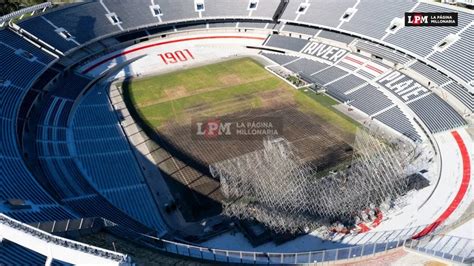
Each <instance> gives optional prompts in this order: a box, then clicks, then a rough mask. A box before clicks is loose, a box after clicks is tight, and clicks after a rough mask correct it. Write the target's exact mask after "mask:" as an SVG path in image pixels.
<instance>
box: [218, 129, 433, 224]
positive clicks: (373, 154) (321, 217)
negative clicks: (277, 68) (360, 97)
mask: <svg viewBox="0 0 474 266" xmlns="http://www.w3.org/2000/svg"><path fill="white" fill-rule="evenodd" d="M353 147H354V155H353V159H352V162H351V164H350V165H348V166H347V167H346V169H345V170H342V171H338V172H333V173H330V174H329V175H328V176H325V177H322V178H318V177H317V175H316V168H315V167H313V166H312V165H310V164H308V163H305V162H303V161H302V160H301V159H300V158H299V157H298V156H297V155H296V152H295V150H294V148H293V147H292V145H291V144H290V143H289V142H287V141H286V140H284V139H281V138H280V139H275V140H265V141H264V148H263V149H262V150H258V151H255V152H252V153H248V154H245V155H242V156H239V157H237V158H233V159H230V160H226V161H223V162H218V163H216V164H213V165H211V166H210V171H211V174H212V175H213V177H215V178H219V179H220V182H221V189H222V192H223V194H224V196H225V198H226V199H225V201H224V202H223V207H224V214H226V215H228V216H230V217H236V218H239V219H255V220H257V221H259V222H261V223H263V224H265V225H267V226H268V227H270V228H272V229H273V230H275V231H277V232H285V233H286V232H292V233H293V232H296V231H302V230H304V231H310V230H315V229H317V228H320V227H321V226H327V225H330V224H332V223H334V222H336V221H337V222H339V224H344V225H350V224H356V223H359V222H360V221H368V220H370V219H373V218H374V217H375V210H380V209H384V210H385V209H388V208H389V206H390V205H391V204H392V202H393V201H394V200H395V199H397V198H398V197H400V196H401V195H404V194H405V193H406V192H407V187H408V178H407V177H408V176H410V175H411V174H414V173H416V172H418V171H419V170H421V169H422V167H424V166H425V163H426V158H427V156H424V155H423V149H422V148H420V144H413V143H407V142H403V141H401V140H398V139H383V138H381V137H380V136H375V134H374V133H373V132H368V131H366V130H359V131H358V132H357V133H356V137H355V143H354V145H353Z"/></svg>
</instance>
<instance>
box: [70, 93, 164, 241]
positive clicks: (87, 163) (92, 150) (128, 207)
mask: <svg viewBox="0 0 474 266" xmlns="http://www.w3.org/2000/svg"><path fill="white" fill-rule="evenodd" d="M72 128H73V135H74V140H75V143H74V144H75V145H74V146H75V151H76V153H77V154H76V158H77V160H78V161H79V164H80V165H81V166H82V171H83V172H84V173H85V177H86V178H87V179H88V180H89V182H90V183H91V184H93V185H94V187H95V188H96V189H97V190H98V191H99V192H100V193H101V194H102V195H103V196H105V198H107V199H108V200H109V201H110V202H111V203H113V204H114V205H115V206H117V207H118V208H119V209H121V210H122V211H124V212H125V213H127V214H129V215H130V216H132V217H134V218H135V219H137V220H138V221H141V222H142V223H144V224H145V225H148V226H149V227H151V228H155V229H157V230H159V231H161V232H165V231H166V226H165V225H164V222H163V221H162V218H161V217H160V215H159V211H158V209H157V207H156V204H155V202H154V200H153V198H152V195H151V193H150V190H149V188H148V186H147V185H146V183H145V180H144V177H143V174H142V172H141V169H140V166H139V165H138V163H137V160H136V158H135V155H134V153H133V151H132V150H131V148H130V144H129V143H128V140H127V138H126V136H125V134H124V133H123V131H122V129H121V127H120V124H119V120H118V117H117V114H116V113H115V111H114V109H113V107H112V106H111V104H110V101H109V99H108V97H107V91H106V90H104V89H100V90H93V91H91V93H89V94H88V95H87V96H86V97H85V98H84V99H83V100H82V101H81V104H80V105H79V107H78V109H77V111H76V113H75V114H74V120H73V125H72ZM111 177H113V178H111Z"/></svg>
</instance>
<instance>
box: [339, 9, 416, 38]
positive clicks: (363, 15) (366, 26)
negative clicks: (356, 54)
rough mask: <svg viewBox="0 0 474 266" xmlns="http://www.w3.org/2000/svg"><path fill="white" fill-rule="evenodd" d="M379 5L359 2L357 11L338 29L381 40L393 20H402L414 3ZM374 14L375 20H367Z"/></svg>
mask: <svg viewBox="0 0 474 266" xmlns="http://www.w3.org/2000/svg"><path fill="white" fill-rule="evenodd" d="M379 3H380V2H379V1H377V0H363V1H360V2H359V4H358V5H357V7H356V9H357V11H356V12H355V13H354V15H353V16H352V17H351V18H350V20H349V22H346V23H344V24H342V26H341V27H340V28H341V29H342V30H346V31H350V32H356V33H358V34H362V35H365V36H368V37H372V38H375V39H381V38H382V37H383V36H384V35H385V34H386V32H385V30H386V29H387V28H389V25H390V22H391V21H392V20H393V19H394V18H403V16H404V12H407V11H408V10H410V9H411V8H412V7H414V6H415V2H414V1H385V2H384V3H383V4H379ZM374 14H377V16H376V17H377V19H367V18H371V17H374Z"/></svg>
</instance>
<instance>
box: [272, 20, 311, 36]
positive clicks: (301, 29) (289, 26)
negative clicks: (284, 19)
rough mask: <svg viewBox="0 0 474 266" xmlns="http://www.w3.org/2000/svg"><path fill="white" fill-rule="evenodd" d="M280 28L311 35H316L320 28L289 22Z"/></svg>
mask: <svg viewBox="0 0 474 266" xmlns="http://www.w3.org/2000/svg"><path fill="white" fill-rule="evenodd" d="M281 30H282V31H287V32H291V33H301V34H306V35H311V36H314V35H316V34H317V33H318V32H319V31H320V29H318V28H315V27H309V26H305V25H296V24H289V23H287V24H285V26H283V28H282V29H281Z"/></svg>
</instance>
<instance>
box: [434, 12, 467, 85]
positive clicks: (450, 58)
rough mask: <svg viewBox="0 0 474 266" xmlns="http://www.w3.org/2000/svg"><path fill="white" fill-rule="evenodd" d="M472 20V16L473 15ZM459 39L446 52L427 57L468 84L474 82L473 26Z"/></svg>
mask: <svg viewBox="0 0 474 266" xmlns="http://www.w3.org/2000/svg"><path fill="white" fill-rule="evenodd" d="M473 19H474V15H473ZM459 37H460V39H459V40H458V41H456V42H455V43H453V44H452V45H451V46H449V47H448V48H447V49H446V50H444V51H441V52H436V53H434V54H433V56H431V57H429V58H428V59H429V60H430V61H433V62H435V63H437V64H439V65H441V66H443V67H444V68H446V69H447V70H449V71H451V72H452V73H453V74H455V75H456V76H458V77H459V78H461V79H462V80H463V81H465V82H467V83H469V82H471V81H474V65H473V63H472V62H473V61H474V55H473V52H472V44H473V43H474V26H470V27H469V28H468V29H467V30H466V31H464V32H463V33H461V34H460V35H459Z"/></svg>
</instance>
